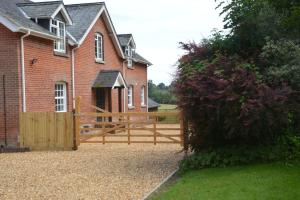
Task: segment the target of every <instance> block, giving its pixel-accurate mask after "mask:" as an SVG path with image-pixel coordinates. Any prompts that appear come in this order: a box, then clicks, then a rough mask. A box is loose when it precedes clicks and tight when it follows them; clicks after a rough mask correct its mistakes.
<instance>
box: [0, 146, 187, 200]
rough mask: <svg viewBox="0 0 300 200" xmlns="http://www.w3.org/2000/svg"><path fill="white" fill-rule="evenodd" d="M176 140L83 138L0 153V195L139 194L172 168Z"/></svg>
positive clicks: (115, 196) (72, 196) (107, 196)
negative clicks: (75, 145) (62, 145)
mask: <svg viewBox="0 0 300 200" xmlns="http://www.w3.org/2000/svg"><path fill="white" fill-rule="evenodd" d="M180 150H181V147H180V146H179V145H178V144H177V145H170V144H169V145H164V144H159V145H157V146H154V145H151V144H147V145H145V144H133V145H130V146H128V145H126V144H106V145H102V144H82V145H81V146H80V148H79V150H78V151H73V152H29V153H16V154H0V199H1V200H4V199H10V200H11V199H109V200H113V199H122V200H123V199H130V200H134V199H141V198H142V197H143V196H144V195H145V194H147V193H148V192H149V191H151V190H152V189H153V188H154V187H155V186H156V185H158V184H159V183H160V182H161V181H162V180H163V179H164V178H165V177H167V176H168V175H169V174H170V173H171V172H173V171H174V170H175V169H176V168H177V166H178V161H179V160H180V159H181V158H182V156H183V154H182V153H181V154H176V153H177V152H178V151H180Z"/></svg>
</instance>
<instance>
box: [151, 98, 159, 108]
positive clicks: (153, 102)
mask: <svg viewBox="0 0 300 200" xmlns="http://www.w3.org/2000/svg"><path fill="white" fill-rule="evenodd" d="M158 107H160V104H159V103H157V102H155V101H154V100H152V99H150V98H148V108H158Z"/></svg>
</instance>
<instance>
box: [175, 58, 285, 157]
mask: <svg viewBox="0 0 300 200" xmlns="http://www.w3.org/2000/svg"><path fill="white" fill-rule="evenodd" d="M184 67H185V66H183V68H184ZM189 68H191V67H190V66H189ZM176 88H177V91H176V92H177V95H178V99H179V102H178V104H179V107H180V108H181V109H182V110H183V112H184V115H185V117H186V119H187V120H188V121H189V123H190V125H191V126H190V131H191V134H190V144H191V148H192V150H194V151H196V152H199V151H201V150H206V149H209V148H215V147H226V146H232V145H236V146H239V145H250V146H251V145H254V146H256V145H269V144H272V143H274V142H275V140H276V139H277V138H278V137H279V136H280V134H282V133H283V132H284V131H285V130H286V129H287V127H288V125H289V120H288V116H289V111H290V110H289V108H288V107H287V106H286V105H287V102H288V98H289V95H290V94H291V90H290V89H289V88H288V87H281V88H276V89H273V88H271V87H269V86H267V85H265V84H263V83H260V82H259V81H257V79H256V75H255V73H254V72H252V71H249V70H247V69H244V68H241V67H239V66H238V65H237V63H236V62H235V61H233V60H231V59H228V58H227V57H224V56H219V57H218V58H216V59H215V61H214V63H213V64H209V65H207V66H206V67H205V68H203V69H200V70H198V69H196V70H195V71H194V72H193V73H191V74H189V75H188V76H186V75H185V71H184V70H182V71H179V74H178V79H177V87H176Z"/></svg>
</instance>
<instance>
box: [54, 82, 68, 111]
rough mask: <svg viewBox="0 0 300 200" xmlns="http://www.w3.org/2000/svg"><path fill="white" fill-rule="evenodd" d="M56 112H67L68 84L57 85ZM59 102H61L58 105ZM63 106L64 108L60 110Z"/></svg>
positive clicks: (60, 83) (58, 83)
mask: <svg viewBox="0 0 300 200" xmlns="http://www.w3.org/2000/svg"><path fill="white" fill-rule="evenodd" d="M54 90H55V94H54V95H55V112H67V110H68V109H67V84H66V83H64V82H57V83H55V89H54ZM58 101H60V102H59V103H58ZM60 106H62V108H60Z"/></svg>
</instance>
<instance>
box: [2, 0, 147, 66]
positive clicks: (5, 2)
mask: <svg viewBox="0 0 300 200" xmlns="http://www.w3.org/2000/svg"><path fill="white" fill-rule="evenodd" d="M60 7H61V8H62V9H63V11H64V12H63V14H64V17H65V18H66V19H68V20H67V21H68V22H69V24H70V26H67V33H68V34H67V37H68V38H69V39H70V40H69V41H70V42H71V43H70V44H71V45H74V44H79V45H80V44H81V43H82V42H83V40H84V39H85V37H86V35H87V33H88V32H89V30H90V28H91V26H92V25H93V23H95V21H96V20H97V17H99V16H100V14H102V13H104V15H103V16H104V21H105V23H106V24H107V25H108V28H109V31H110V32H112V33H113V43H114V45H115V47H116V49H117V51H118V54H119V56H120V57H122V58H125V56H124V52H123V50H122V48H121V46H126V45H127V44H128V43H129V42H130V40H131V41H133V37H132V34H120V35H118V36H117V35H116V31H115V28H114V26H113V24H112V22H111V18H110V16H109V13H108V11H107V9H106V6H105V3H104V2H97V3H84V4H72V5H65V6H64V4H63V1H49V2H32V1H30V0H1V3H0V23H2V24H4V25H6V26H7V27H8V28H9V29H10V30H11V31H13V32H22V33H27V32H28V31H30V32H31V34H32V35H35V36H38V37H43V38H48V39H52V40H55V39H58V38H57V36H56V35H54V34H53V33H51V32H50V31H49V30H47V29H45V28H43V27H42V26H40V25H38V24H37V23H35V22H33V21H32V20H31V19H30V18H50V17H53V14H54V13H55V12H56V11H57V10H58V9H60ZM65 8H66V9H65ZM72 22H73V23H72ZM133 42H134V41H133ZM133 60H134V61H135V62H139V63H142V64H147V65H151V63H150V62H149V61H147V60H146V59H145V58H143V57H142V56H140V55H139V54H137V53H136V54H135V55H134V57H133Z"/></svg>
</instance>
